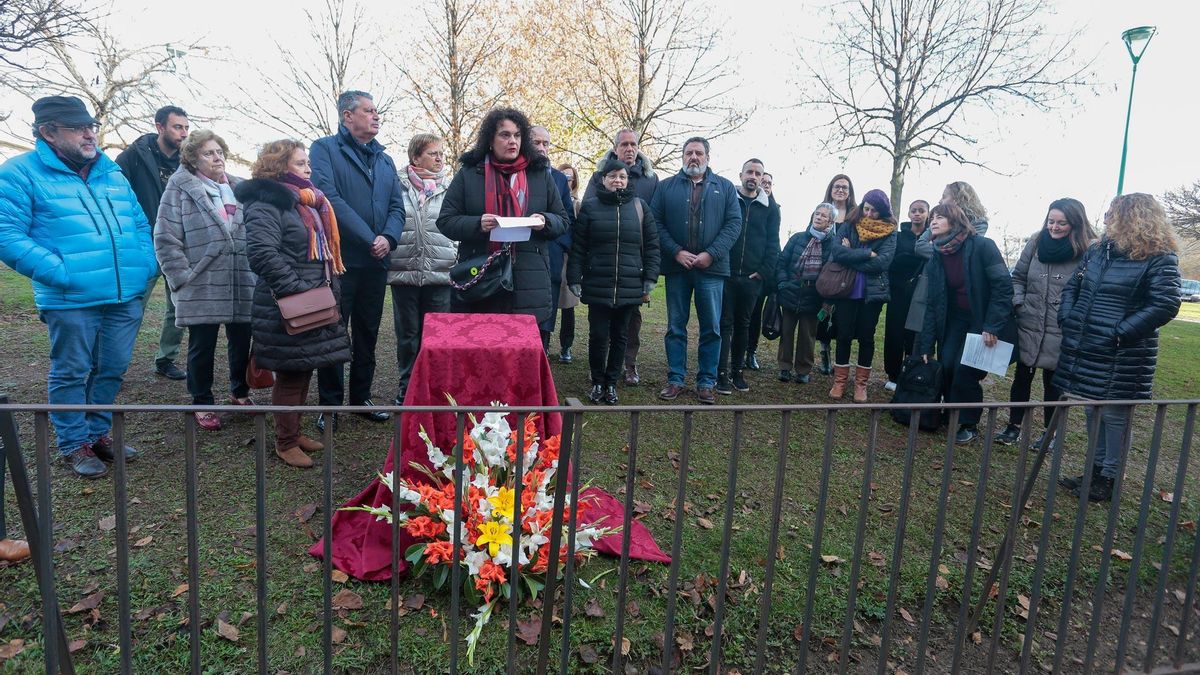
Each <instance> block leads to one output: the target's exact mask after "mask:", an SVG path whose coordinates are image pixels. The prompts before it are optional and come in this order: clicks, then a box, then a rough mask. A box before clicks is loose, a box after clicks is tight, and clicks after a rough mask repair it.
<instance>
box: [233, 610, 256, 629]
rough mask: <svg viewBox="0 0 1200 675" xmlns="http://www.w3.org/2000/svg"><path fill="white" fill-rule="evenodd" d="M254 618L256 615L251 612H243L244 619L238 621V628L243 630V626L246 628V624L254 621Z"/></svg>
mask: <svg viewBox="0 0 1200 675" xmlns="http://www.w3.org/2000/svg"><path fill="white" fill-rule="evenodd" d="M253 618H254V614H252V613H250V612H242V618H240V619H238V622H237V625H238V628H241V627H242V626H244V625H245V624H246V622H247V621H249V620H250V619H253Z"/></svg>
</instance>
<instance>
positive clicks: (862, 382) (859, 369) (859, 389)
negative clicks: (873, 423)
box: [854, 366, 871, 403]
mask: <svg viewBox="0 0 1200 675" xmlns="http://www.w3.org/2000/svg"><path fill="white" fill-rule="evenodd" d="M870 379H871V369H870V368H866V367H864V366H856V367H855V369H854V402H855V403H866V402H867V381H868V380H870Z"/></svg>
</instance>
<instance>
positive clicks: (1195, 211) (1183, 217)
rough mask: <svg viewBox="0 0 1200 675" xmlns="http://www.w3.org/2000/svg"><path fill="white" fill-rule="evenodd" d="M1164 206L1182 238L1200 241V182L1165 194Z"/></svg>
mask: <svg viewBox="0 0 1200 675" xmlns="http://www.w3.org/2000/svg"><path fill="white" fill-rule="evenodd" d="M1163 206H1164V207H1166V209H1167V217H1168V218H1170V219H1171V224H1173V225H1174V226H1175V231H1176V232H1178V233H1179V235H1180V236H1182V237H1185V238H1187V239H1192V240H1195V241H1200V181H1196V182H1194V183H1192V184H1191V185H1182V186H1180V187H1179V189H1177V190H1171V191H1169V192H1166V193H1165V194H1163Z"/></svg>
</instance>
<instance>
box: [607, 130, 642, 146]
mask: <svg viewBox="0 0 1200 675" xmlns="http://www.w3.org/2000/svg"><path fill="white" fill-rule="evenodd" d="M621 134H633V140H635V141H636V140H637V139H638V137H637V135H638V134H637V132H636V131H634V130H633V129H630V128H629V127H625V128H624V129H620V130H618V131H617V133H615V134H613V147H614V148H615V147H617V144H618V143H620V142H621Z"/></svg>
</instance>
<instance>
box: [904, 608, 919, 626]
mask: <svg viewBox="0 0 1200 675" xmlns="http://www.w3.org/2000/svg"><path fill="white" fill-rule="evenodd" d="M900 618H902V619H904V620H905V621H907V622H909V623H911V624H915V623H916V622H917V620H916V619H914V618H913V615H912V614H909V613H908V610H907V609H904V608H903V607H901V608H900Z"/></svg>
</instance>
